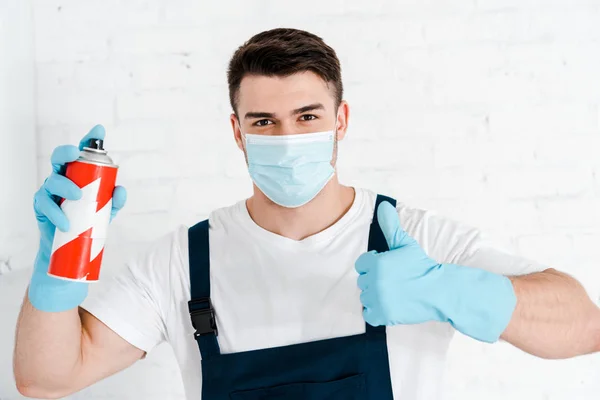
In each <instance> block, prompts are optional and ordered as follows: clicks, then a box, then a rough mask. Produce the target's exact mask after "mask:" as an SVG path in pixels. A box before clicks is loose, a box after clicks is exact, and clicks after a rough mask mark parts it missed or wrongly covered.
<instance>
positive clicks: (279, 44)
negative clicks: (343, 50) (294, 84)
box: [227, 28, 344, 114]
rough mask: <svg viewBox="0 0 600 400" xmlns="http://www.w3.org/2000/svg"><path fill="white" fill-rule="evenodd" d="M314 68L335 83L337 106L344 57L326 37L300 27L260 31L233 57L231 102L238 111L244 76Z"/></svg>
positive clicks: (282, 73) (274, 74)
mask: <svg viewBox="0 0 600 400" xmlns="http://www.w3.org/2000/svg"><path fill="white" fill-rule="evenodd" d="M304 71H312V72H314V73H315V74H317V75H319V76H320V77H321V78H322V79H323V80H324V81H325V82H327V84H328V85H329V83H332V84H333V87H334V96H335V105H336V109H337V107H338V106H339V105H340V102H341V101H342V94H343V90H344V89H343V86H342V73H341V67H340V60H338V58H337V55H336V54H335V51H334V50H333V49H332V48H331V47H329V46H328V45H327V44H325V42H324V41H323V39H321V38H320V37H318V36H317V35H314V34H312V33H309V32H306V31H302V30H299V29H289V28H276V29H271V30H269V31H264V32H261V33H258V34H256V35H254V36H252V37H251V38H250V40H248V41H247V42H246V43H244V44H243V45H242V46H240V47H239V48H238V49H237V50H236V52H235V53H234V54H233V57H231V60H230V61H229V68H228V70H227V82H228V84H229V102H230V103H231V107H232V108H233V111H234V112H235V113H236V114H237V100H238V94H239V90H240V83H241V82H242V78H244V76H246V75H264V76H289V75H292V74H295V73H297V72H304Z"/></svg>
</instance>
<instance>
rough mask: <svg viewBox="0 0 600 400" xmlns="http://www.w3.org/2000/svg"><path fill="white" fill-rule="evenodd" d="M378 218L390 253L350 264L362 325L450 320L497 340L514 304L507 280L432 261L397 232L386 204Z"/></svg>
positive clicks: (484, 338)
mask: <svg viewBox="0 0 600 400" xmlns="http://www.w3.org/2000/svg"><path fill="white" fill-rule="evenodd" d="M377 219H378V221H379V226H380V227H381V230H382V231H383V235H384V236H385V239H386V241H387V244H388V246H389V250H388V251H386V252H383V253H378V252H376V251H370V252H368V253H364V254H362V255H361V256H360V257H359V258H358V259H357V260H356V264H355V267H356V271H357V272H358V273H359V276H358V287H359V288H360V289H361V290H362V293H361V295H360V300H361V302H362V304H363V316H364V319H365V321H366V322H367V323H369V324H370V325H373V326H377V325H398V324H419V323H423V322H427V321H442V322H449V323H450V324H452V326H453V327H454V328H456V329H457V330H458V331H460V332H462V333H463V334H465V335H467V336H471V337H472V338H474V339H477V340H480V341H483V342H494V341H496V340H498V338H499V337H500V334H501V333H502V332H503V331H504V329H505V328H506V326H507V324H508V322H509V321H510V319H511V316H512V313H513V311H514V308H515V305H516V296H515V293H514V290H513V286H512V283H511V282H510V280H509V279H508V278H507V277H505V276H502V275H497V274H494V273H491V272H488V271H485V270H483V269H479V268H474V267H465V266H461V265H455V264H440V263H438V262H437V261H435V260H433V259H431V258H430V257H429V256H428V255H427V254H425V251H424V250H423V249H422V248H421V246H419V243H417V241H416V240H415V239H413V238H412V237H410V236H409V235H408V234H407V233H406V232H405V231H404V230H403V229H402V227H401V226H400V219H399V217H398V212H397V211H396V209H395V208H394V206H392V205H391V204H390V203H388V202H383V203H381V204H380V205H379V208H378V210H377Z"/></svg>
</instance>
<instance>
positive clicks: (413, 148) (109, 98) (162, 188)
mask: <svg viewBox="0 0 600 400" xmlns="http://www.w3.org/2000/svg"><path fill="white" fill-rule="evenodd" d="M6 1H8V0H0V2H6ZM11 3H15V4H16V3H17V2H16V1H11ZM368 3H369V5H368V6H367V5H366V4H367V2H365V1H364V0H335V1H323V0H320V1H303V2H284V1H267V0H260V1H231V0H221V1H216V2H215V1H197V0H169V1H166V0H135V1H133V0H128V1H125V0H102V1H100V0H97V1H92V0H86V1H82V0H63V1H47V0H43V1H42V0H34V1H33V27H34V32H35V68H36V74H35V77H36V80H37V97H36V108H37V114H36V115H37V119H36V121H37V125H36V137H37V159H38V165H39V167H38V173H37V177H38V184H39V183H41V181H42V180H43V178H44V177H45V176H46V175H47V174H48V172H49V162H48V158H49V155H50V153H51V151H52V149H53V148H54V147H55V146H56V145H59V144H64V143H73V144H76V143H77V141H78V140H79V138H80V137H81V136H82V135H84V134H85V133H86V132H87V131H88V130H89V128H91V127H92V126H93V125H94V124H96V123H102V124H104V125H105V126H106V128H107V131H108V136H107V140H106V146H107V148H108V149H109V151H110V153H111V154H112V155H113V156H114V159H115V160H116V161H117V162H118V163H120V165H121V169H120V177H119V180H120V184H123V185H125V186H126V187H127V189H128V191H129V202H128V205H127V207H126V208H125V209H124V210H123V212H122V213H121V214H120V215H119V218H117V219H116V220H115V221H114V223H113V224H112V228H111V231H110V238H109V241H108V244H107V254H106V258H105V260H106V261H105V263H104V271H105V272H104V273H105V275H108V274H111V273H114V272H115V271H116V270H117V269H118V266H119V265H120V260H121V259H122V257H123V255H124V254H125V253H124V252H125V251H126V249H132V248H136V247H137V246H138V245H140V244H142V243H147V242H148V241H149V240H152V239H154V238H156V237H158V236H159V235H161V234H163V233H165V232H167V231H169V230H171V229H172V228H174V227H175V226H176V225H177V224H179V223H188V224H191V223H193V222H194V221H197V220H199V219H200V218H204V217H205V216H206V215H207V214H208V213H209V211H210V210H212V209H213V208H215V207H219V206H225V205H228V204H232V203H234V202H235V201H237V200H238V199H240V198H242V197H244V196H247V195H248V194H249V193H250V189H251V184H250V180H249V178H248V177H247V173H246V170H245V165H244V161H243V157H242V155H241V154H240V152H239V151H238V150H237V148H236V146H235V144H234V142H233V140H232V135H231V132H230V127H229V122H228V115H229V112H230V109H229V104H228V100H227V86H226V79H225V68H226V64H227V62H228V59H229V57H230V56H231V54H232V53H233V51H234V50H235V48H236V47H237V46H239V45H240V44H242V43H243V41H244V40H246V39H248V38H249V37H250V36H251V35H253V34H255V33H257V32H259V31H262V30H265V29H269V28H273V27H277V26H286V27H296V28H302V29H306V30H309V31H312V32H314V33H317V34H319V35H320V36H322V37H323V38H324V39H325V40H326V41H327V42H328V43H329V44H330V45H331V46H332V47H334V48H335V49H336V50H337V52H338V55H339V57H340V59H341V61H342V67H343V76H344V82H345V85H346V95H345V98H346V99H347V100H348V101H349V103H350V105H351V110H352V113H351V115H352V116H351V124H350V131H349V135H348V137H347V138H346V139H345V140H344V142H343V143H342V145H341V149H340V176H341V179H342V181H344V182H345V183H348V184H354V185H360V186H365V187H369V188H371V189H373V190H377V191H380V192H384V193H387V194H390V195H393V196H395V197H397V198H399V199H402V200H403V201H404V202H407V203H409V204H411V205H415V206H418V207H422V208H433V209H437V210H438V211H439V212H440V213H442V214H445V215H448V216H450V217H453V218H456V219H458V220H461V221H463V222H466V223H469V224H472V225H475V226H478V227H480V228H482V229H483V230H484V231H486V232H488V233H489V234H490V235H492V236H493V237H495V238H496V240H497V242H498V244H499V245H501V246H504V247H507V248H508V249H509V250H512V251H513V252H515V253H518V254H522V255H524V256H527V257H530V258H534V259H536V260H538V261H541V262H545V263H547V264H549V265H552V266H555V267H556V268H559V269H562V270H564V271H567V272H569V273H571V274H573V275H574V276H576V277H577V278H578V279H580V280H581V281H582V282H583V284H584V285H585V286H586V288H587V289H588V291H589V293H590V295H591V296H592V298H593V299H594V300H598V299H599V297H600V272H599V271H600V269H599V268H598V265H597V260H598V259H600V246H598V243H599V242H600V202H599V201H598V200H599V197H600V180H599V179H598V177H599V174H600V161H599V158H598V150H599V146H598V145H599V143H600V126H599V125H600V108H599V104H600V76H599V75H598V73H599V71H600V1H598V0H519V1H516V0H446V1H444V0H374V1H369V2H368ZM25 34H26V33H25ZM0 56H1V55H0ZM0 62H1V63H3V64H5V63H6V61H5V60H1V61H0ZM17 92H19V90H18V88H17V89H15V88H13V89H12V92H11V93H17ZM18 110H20V108H19V109H18ZM9 134H10V135H13V136H14V135H16V133H14V131H11V132H6V131H2V132H0V135H1V136H0V137H2V138H3V140H6V137H7V135H9ZM13 136H11V138H12V137H13ZM11 150H12V151H14V152H15V153H14V154H20V155H25V154H27V152H30V151H32V148H30V147H28V146H19V145H15V146H14V148H13V149H11ZM1 176H6V175H1ZM10 187H11V190H13V189H12V185H11V186H10ZM17 189H18V190H21V194H20V195H19V199H20V200H22V201H23V202H25V203H27V204H30V199H31V195H32V194H33V192H32V189H31V188H30V187H29V186H28V187H25V186H23V187H20V186H17ZM17 189H14V190H17ZM2 190H6V186H4V181H3V185H2ZM26 192H27V193H26ZM29 192H30V193H29ZM11 193H12V192H11ZM11 195H12V194H11ZM3 222H4V221H3ZM16 222H17V221H12V220H10V219H9V223H10V224H11V229H13V228H14V229H17V227H18V226H17V223H16ZM32 258H33V255H32ZM27 274H28V271H24V272H17V273H15V272H13V273H10V274H8V275H5V276H4V277H3V280H2V279H0V294H1V293H3V292H4V293H7V294H6V295H5V296H6V297H7V300H6V301H7V302H8V304H9V308H8V311H3V312H4V313H5V314H6V315H5V317H4V318H3V320H4V321H8V324H7V326H8V328H7V329H0V335H2V337H0V343H4V344H3V345H2V346H3V347H2V348H1V349H0V357H4V358H3V359H0V369H1V371H0V377H1V378H0V399H2V400H5V399H16V398H20V397H19V396H18V395H17V394H16V391H15V390H14V389H13V388H12V386H11V381H10V362H9V356H10V347H11V346H12V336H10V335H11V334H12V329H13V325H14V318H16V313H17V306H18V303H19V302H20V300H21V298H22V293H23V290H24V288H25V285H26V277H27ZM2 301H4V299H3V300H2ZM4 321H3V322H4ZM4 339H6V340H4ZM169 351H170V350H169V348H168V347H166V346H162V347H161V348H159V349H158V350H157V352H156V353H154V354H152V355H150V357H149V358H148V359H147V360H145V361H143V362H140V363H138V364H137V365H136V366H134V367H133V368H132V369H131V370H128V371H126V372H124V373H122V374H120V375H117V376H115V377H113V378H110V379H108V380H107V381H105V382H103V383H100V384H99V385H97V386H95V387H93V388H91V389H88V390H86V391H84V392H82V393H81V394H79V395H76V396H73V398H76V399H83V398H85V399H108V398H119V399H121V398H123V399H124V398H148V399H181V398H182V396H183V391H182V389H181V383H180V380H179V377H178V370H177V367H176V365H175V364H174V361H173V358H172V356H171V354H170V352H169ZM446 384H447V388H448V393H449V398H451V399H480V398H485V399H507V398H508V399H515V400H516V399H523V400H525V399H527V400H532V399H548V400H550V399H551V400H555V399H596V398H598V393H600V357H599V356H598V355H594V356H587V357H581V358H578V359H573V360H566V361H543V360H539V359H536V358H534V357H531V356H528V355H525V354H523V353H521V352H520V351H518V350H516V349H513V348H511V347H510V346H508V345H503V344H498V345H494V346H485V345H482V344H478V343H474V342H473V341H470V340H467V339H464V338H462V337H459V338H457V340H456V341H455V343H454V344H453V347H452V349H451V355H450V360H449V363H448V375H447V383H446Z"/></svg>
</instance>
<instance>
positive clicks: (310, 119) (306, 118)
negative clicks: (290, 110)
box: [300, 114, 317, 121]
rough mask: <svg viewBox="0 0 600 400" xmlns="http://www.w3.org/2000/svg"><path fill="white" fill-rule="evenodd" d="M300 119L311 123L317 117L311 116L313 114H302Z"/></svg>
mask: <svg viewBox="0 0 600 400" xmlns="http://www.w3.org/2000/svg"><path fill="white" fill-rule="evenodd" d="M300 119H301V120H302V121H312V120H314V119H317V116H316V115H313V114H304V115H303V116H301V117H300Z"/></svg>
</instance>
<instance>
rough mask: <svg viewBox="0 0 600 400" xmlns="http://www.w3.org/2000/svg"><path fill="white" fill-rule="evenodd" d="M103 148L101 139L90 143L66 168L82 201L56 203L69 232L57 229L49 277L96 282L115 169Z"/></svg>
mask: <svg viewBox="0 0 600 400" xmlns="http://www.w3.org/2000/svg"><path fill="white" fill-rule="evenodd" d="M103 144H104V143H103V141H102V140H100V139H91V140H90V141H89V143H88V145H87V146H86V147H84V148H83V151H82V152H81V154H80V156H79V158H78V159H77V160H76V161H73V162H71V163H68V164H67V166H66V173H65V176H66V177H67V178H69V179H70V180H72V181H73V182H75V184H76V185H77V186H79V187H80V188H81V191H82V197H81V199H79V200H75V201H73V200H66V199H61V201H60V202H59V205H60V208H61V209H62V210H63V212H64V213H65V215H66V216H67V218H68V219H69V225H70V226H69V231H68V232H61V231H60V230H58V229H56V233H55V234H54V242H53V243H52V255H51V256H50V266H49V268H48V275H50V276H53V277H56V278H59V279H65V280H71V281H81V282H94V281H97V280H98V277H99V275H100V264H101V263H102V254H103V252H104V242H105V240H106V234H107V231H108V225H109V223H110V211H111V208H112V195H113V190H114V188H115V182H116V180H117V169H118V166H117V165H115V164H114V163H113V161H112V160H111V158H110V157H109V156H108V154H107V152H106V150H104V147H103Z"/></svg>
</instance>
